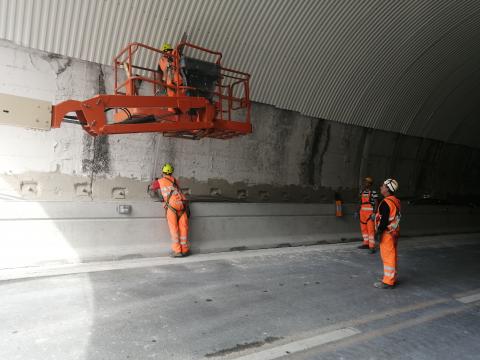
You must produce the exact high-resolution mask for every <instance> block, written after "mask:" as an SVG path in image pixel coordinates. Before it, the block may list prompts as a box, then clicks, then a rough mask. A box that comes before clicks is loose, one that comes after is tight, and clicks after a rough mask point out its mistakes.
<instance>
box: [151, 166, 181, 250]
mask: <svg viewBox="0 0 480 360" xmlns="http://www.w3.org/2000/svg"><path fill="white" fill-rule="evenodd" d="M159 189H160V191H161V193H162V197H163V200H164V201H165V205H164V207H165V212H166V213H165V216H166V218H167V222H168V227H169V229H170V236H171V238H172V252H173V253H176V254H187V253H188V252H189V244H188V214H187V206H188V204H187V198H186V196H185V195H184V194H183V193H182V191H181V190H180V187H179V186H178V183H177V180H176V179H175V178H174V177H173V176H171V175H163V177H162V178H160V179H158V180H155V181H154V182H153V184H152V186H151V190H153V191H156V190H159Z"/></svg>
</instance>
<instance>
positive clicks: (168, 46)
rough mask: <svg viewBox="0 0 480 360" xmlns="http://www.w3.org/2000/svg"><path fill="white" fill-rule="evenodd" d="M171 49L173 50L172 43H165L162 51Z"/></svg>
mask: <svg viewBox="0 0 480 360" xmlns="http://www.w3.org/2000/svg"><path fill="white" fill-rule="evenodd" d="M170 50H173V48H172V45H170V43H168V42H166V43H163V45H162V51H170Z"/></svg>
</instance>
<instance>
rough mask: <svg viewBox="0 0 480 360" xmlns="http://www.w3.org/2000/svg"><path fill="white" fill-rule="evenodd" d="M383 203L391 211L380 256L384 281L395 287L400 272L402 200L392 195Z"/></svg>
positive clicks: (381, 244)
mask: <svg viewBox="0 0 480 360" xmlns="http://www.w3.org/2000/svg"><path fill="white" fill-rule="evenodd" d="M382 202H385V203H386V204H387V205H388V207H389V209H390V212H389V217H388V225H387V229H386V230H385V231H383V232H382V234H381V240H380V256H381V258H382V261H383V280H382V281H383V282H384V283H385V284H388V285H394V284H395V282H396V280H397V271H398V255H397V244H398V238H399V236H400V217H401V215H400V211H401V207H400V200H398V199H397V198H396V197H395V196H393V195H390V196H387V197H386V198H385V199H383V201H382ZM378 208H379V211H378V212H377V219H378V218H379V217H380V214H379V212H380V206H379V207H378ZM377 223H378V222H377Z"/></svg>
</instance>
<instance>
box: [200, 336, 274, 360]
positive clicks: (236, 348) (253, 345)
mask: <svg viewBox="0 0 480 360" xmlns="http://www.w3.org/2000/svg"><path fill="white" fill-rule="evenodd" d="M281 339H283V338H282V337H274V336H268V337H266V338H265V339H263V340H261V341H253V342H249V343H243V344H237V345H235V346H234V347H231V348H228V349H222V350H219V351H216V352H213V353H208V354H206V355H205V357H206V358H211V357H217V356H225V355H229V354H233V353H236V352H240V351H244V350H248V349H252V348H257V347H261V346H263V345H265V344H271V343H273V342H275V341H278V340H281Z"/></svg>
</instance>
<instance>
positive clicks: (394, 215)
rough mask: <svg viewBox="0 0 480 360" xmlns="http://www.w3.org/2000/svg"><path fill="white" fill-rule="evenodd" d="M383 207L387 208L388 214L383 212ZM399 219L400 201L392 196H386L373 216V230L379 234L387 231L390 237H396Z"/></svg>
mask: <svg viewBox="0 0 480 360" xmlns="http://www.w3.org/2000/svg"><path fill="white" fill-rule="evenodd" d="M385 205H386V206H387V207H388V212H386V213H385V212H384V211H385V210H384V209H385ZM382 214H383V215H382ZM386 214H388V218H386ZM400 219H401V204H400V200H398V199H397V198H396V197H395V196H393V195H390V196H387V197H386V198H384V199H383V200H382V201H381V202H380V205H379V207H378V211H377V214H376V216H375V229H376V230H377V231H379V232H383V231H387V232H389V233H391V234H392V235H396V236H398V235H399V234H400Z"/></svg>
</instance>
